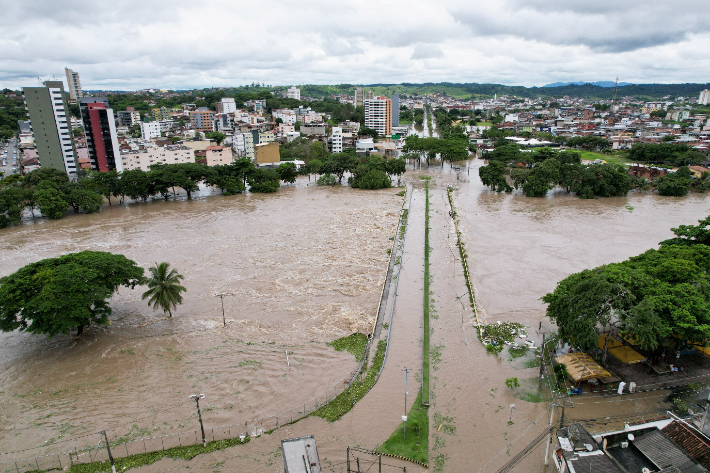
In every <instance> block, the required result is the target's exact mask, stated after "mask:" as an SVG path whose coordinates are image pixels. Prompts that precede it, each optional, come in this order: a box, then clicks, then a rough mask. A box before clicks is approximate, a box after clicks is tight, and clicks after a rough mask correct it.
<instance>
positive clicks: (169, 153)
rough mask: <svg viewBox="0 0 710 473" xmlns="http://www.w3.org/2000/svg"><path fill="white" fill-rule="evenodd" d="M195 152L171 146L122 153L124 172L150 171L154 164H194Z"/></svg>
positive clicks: (178, 146) (186, 148) (183, 147)
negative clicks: (134, 170) (135, 170)
mask: <svg viewBox="0 0 710 473" xmlns="http://www.w3.org/2000/svg"><path fill="white" fill-rule="evenodd" d="M194 162H195V150H193V149H192V148H188V147H187V146H180V145H170V146H165V147H157V146H155V147H146V148H143V149H140V150H138V151H132V152H127V153H125V152H124V153H121V164H122V166H123V170H124V171H130V170H133V169H141V170H143V171H149V170H150V169H149V168H150V166H152V165H154V164H177V163H194Z"/></svg>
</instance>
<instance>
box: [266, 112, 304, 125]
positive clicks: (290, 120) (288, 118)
mask: <svg viewBox="0 0 710 473" xmlns="http://www.w3.org/2000/svg"><path fill="white" fill-rule="evenodd" d="M271 116H272V117H273V119H274V120H276V119H277V118H280V119H281V121H282V122H283V123H286V124H287V125H293V124H294V123H296V122H297V121H298V116H297V115H296V112H294V111H293V110H289V109H287V108H285V109H279V110H273V111H272V112H271Z"/></svg>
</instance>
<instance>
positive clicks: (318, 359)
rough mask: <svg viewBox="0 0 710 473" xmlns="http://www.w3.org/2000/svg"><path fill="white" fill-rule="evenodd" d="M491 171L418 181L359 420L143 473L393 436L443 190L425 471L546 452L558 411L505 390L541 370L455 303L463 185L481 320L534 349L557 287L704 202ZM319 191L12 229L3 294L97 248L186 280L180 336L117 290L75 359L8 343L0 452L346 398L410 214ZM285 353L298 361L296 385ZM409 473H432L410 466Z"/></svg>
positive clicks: (603, 413) (609, 403)
mask: <svg viewBox="0 0 710 473" xmlns="http://www.w3.org/2000/svg"><path fill="white" fill-rule="evenodd" d="M482 164H483V162H482V161H480V160H472V161H470V162H469V163H468V164H467V167H470V169H467V167H464V168H463V171H462V172H461V174H460V175H459V178H458V179H457V176H456V174H455V173H454V172H452V170H451V169H450V167H449V166H448V165H446V166H444V167H440V166H437V165H432V166H431V167H430V168H428V169H427V167H426V165H424V166H423V169H416V170H414V169H412V168H411V166H410V167H409V168H408V172H407V175H406V180H407V181H408V182H409V183H411V184H412V185H413V195H412V207H411V209H410V215H409V219H410V223H411V225H410V227H409V229H408V232H416V235H414V234H409V233H408V236H407V240H406V244H405V255H404V257H403V261H405V263H404V266H403V270H402V274H401V280H402V284H401V285H400V286H399V291H398V294H399V296H400V299H399V300H398V302H397V304H398V305H397V307H398V309H397V311H395V318H394V320H393V330H392V334H393V335H392V337H393V339H392V342H391V347H390V348H391V353H390V358H388V364H387V365H386V366H385V371H384V372H383V375H382V378H381V379H380V381H379V382H378V384H377V385H376V386H375V388H374V389H373V391H372V392H371V393H370V394H368V395H367V396H366V397H365V399H363V400H362V401H361V402H360V403H358V404H357V405H356V406H355V409H354V410H353V411H352V412H351V413H349V414H347V415H345V416H344V417H343V418H342V419H341V420H340V421H338V422H336V423H333V424H328V423H326V422H325V421H323V420H322V419H320V418H313V417H311V418H308V419H306V420H303V421H301V422H298V423H296V424H293V425H290V426H288V427H286V428H284V429H280V430H277V431H275V432H274V433H273V434H272V435H269V436H264V437H261V438H259V439H255V440H253V441H252V442H251V443H249V444H248V445H246V446H243V447H237V448H234V449H228V450H225V451H220V452H214V453H212V454H209V455H204V456H200V457H197V458H195V459H194V460H192V461H191V462H181V461H173V460H163V461H161V462H158V463H156V464H154V465H152V466H150V467H145V468H143V469H142V470H143V471H146V472H158V471H167V470H170V471H172V472H174V471H177V470H188V469H189V470H190V471H195V470H198V471H211V472H212V471H246V469H247V468H248V469H249V470H250V471H264V472H267V471H277V470H278V469H279V465H280V462H281V459H280V457H279V456H278V449H279V446H280V443H279V440H280V439H282V438H288V437H294V436H299V435H308V434H315V435H316V437H317V441H318V446H319V450H320V451H321V459H322V460H323V459H324V458H327V461H326V463H327V464H329V465H333V466H332V467H330V468H329V471H330V470H332V471H343V467H342V466H335V464H337V463H339V462H341V461H344V458H345V448H346V447H347V445H348V444H357V445H361V446H363V447H365V448H375V447H376V446H377V445H378V444H380V443H382V442H383V441H384V440H385V439H386V438H387V437H388V436H389V434H390V433H391V432H392V430H394V428H395V427H396V426H397V424H398V422H399V420H398V419H399V416H400V412H399V411H400V409H401V405H400V404H401V402H402V401H401V399H400V398H401V394H402V392H403V389H404V379H403V378H402V374H401V372H400V370H401V368H402V367H403V366H405V365H406V366H417V364H418V363H420V362H421V360H419V361H417V359H416V357H418V356H419V354H418V353H419V352H418V350H419V349H420V348H419V345H418V344H419V343H421V342H420V330H421V326H420V325H419V323H420V322H419V320H420V318H421V312H420V311H421V280H422V279H421V278H422V263H421V261H422V255H423V249H422V248H421V246H422V237H423V218H424V216H423V209H424V203H423V201H424V188H423V181H422V180H421V179H420V178H419V176H421V175H428V176H430V177H432V181H431V190H430V201H431V203H430V205H431V210H430V212H431V245H432V255H431V265H432V266H431V275H432V287H431V290H432V291H433V294H432V303H433V309H434V312H433V314H434V317H435V318H434V320H433V321H432V327H433V334H432V338H431V344H432V347H433V348H434V349H435V350H436V351H437V353H438V354H437V355H436V357H435V358H436V359H435V360H433V361H432V366H433V371H432V386H433V387H432V389H433V394H432V406H431V408H430V411H429V412H430V419H431V425H430V437H431V438H430V464H432V465H433V464H434V462H435V459H437V458H438V460H440V461H442V462H443V465H444V467H443V471H452V472H458V471H479V470H481V469H483V470H482V471H496V469H497V468H499V467H500V466H502V464H504V463H505V462H506V461H507V460H509V459H510V458H511V456H513V455H515V454H516V453H517V452H518V451H520V450H521V449H522V448H523V446H524V445H527V444H528V443H529V442H530V441H531V440H532V439H534V438H535V437H536V436H537V435H538V434H539V432H540V431H541V430H542V429H543V425H544V424H546V423H547V422H548V419H549V411H547V405H546V403H544V402H531V401H534V400H536V399H533V398H534V396H532V397H527V398H525V399H523V398H521V394H520V393H517V394H516V395H513V393H512V392H510V390H508V389H507V388H506V387H505V379H506V378H508V377H512V376H515V377H518V378H519V379H520V380H521V383H523V385H524V387H529V388H531V389H529V393H531V394H534V391H535V389H533V388H534V387H536V386H533V385H536V382H535V379H536V376H537V370H536V368H526V367H525V364H524V363H522V361H520V360H511V359H509V357H508V356H507V354H506V353H503V355H502V356H501V357H500V358H495V357H492V356H490V355H487V354H486V351H485V349H484V348H483V346H482V345H481V344H480V342H478V340H477V339H476V337H475V330H474V329H473V328H472V327H471V325H470V322H471V320H472V312H471V311H470V310H468V309H465V307H464V306H462V304H461V302H460V300H463V301H465V300H466V299H465V297H464V295H465V292H466V289H465V284H464V279H463V275H462V272H461V262H460V260H459V255H458V250H457V248H456V246H455V237H456V235H455V233H454V230H453V227H452V220H451V218H450V217H449V213H448V212H449V204H448V199H447V197H446V186H447V185H448V184H453V185H457V186H458V190H457V191H455V193H454V201H455V205H456V206H457V211H458V213H459V215H460V230H461V231H462V233H463V239H464V241H465V243H466V247H467V250H468V253H469V264H470V267H471V271H472V273H473V274H472V275H473V279H474V285H475V292H476V297H477V300H478V303H479V305H480V307H481V309H482V316H483V317H484V319H485V320H484V321H486V322H488V323H491V322H496V321H498V320H500V321H511V322H521V323H523V324H524V325H526V326H528V327H529V328H530V332H529V339H531V340H533V341H535V342H536V344H539V342H540V336H539V335H538V334H536V333H535V331H536V329H537V328H538V326H539V324H540V322H541V321H542V322H543V323H542V327H543V330H545V329H547V330H548V331H549V329H550V328H551V327H550V326H549V323H546V322H545V321H544V319H543V316H544V311H545V307H544V305H543V304H542V302H541V301H540V300H539V299H540V297H541V296H543V295H544V294H545V293H547V292H550V291H552V290H554V288H555V285H556V284H557V282H558V281H559V280H561V279H563V278H565V277H566V276H568V275H569V274H571V273H574V272H577V271H580V270H582V269H585V268H593V267H595V266H598V265H601V264H605V263H611V262H616V261H623V260H625V259H626V258H628V257H630V256H633V255H636V254H639V253H641V252H643V251H645V250H647V249H649V248H656V247H657V245H658V242H659V241H661V240H664V239H666V238H669V237H671V236H672V233H671V231H670V228H671V227H676V226H678V225H681V224H694V223H695V222H696V221H697V220H699V219H701V218H704V217H706V216H707V215H708V214H710V201H709V200H708V198H707V197H706V196H705V195H702V194H700V195H698V194H691V195H689V196H687V197H684V198H667V197H660V196H658V195H655V194H646V193H636V192H632V193H629V195H628V196H627V197H623V198H611V199H597V200H581V199H578V198H576V197H574V196H569V195H566V194H564V193H551V194H550V195H548V196H547V197H546V198H541V199H532V198H526V197H524V196H522V195H520V194H519V193H517V192H516V193H512V194H497V193H495V192H491V191H489V190H488V189H486V188H484V187H483V186H482V185H481V183H480V180H479V179H478V167H479V166H480V165H482ZM306 183H307V181H304V180H302V179H301V180H299V182H298V185H297V186H293V187H285V188H282V189H281V190H280V191H279V192H278V194H276V195H267V196H258V195H242V196H235V197H214V198H204V199H196V200H194V201H192V202H154V203H150V204H140V205H131V206H129V207H128V208H123V207H121V208H111V209H106V210H105V211H104V212H102V213H101V214H98V215H92V216H77V217H68V218H66V219H64V220H60V221H56V222H41V223H37V224H35V225H25V226H21V227H16V228H12V229H6V230H3V233H2V234H1V235H0V236H1V237H2V240H1V243H0V248H2V252H1V253H0V261H1V263H2V267H1V269H0V275H4V274H8V273H10V272H12V271H14V270H15V269H17V268H19V267H21V266H23V265H24V264H27V263H29V262H31V261H36V260H39V259H41V258H45V257H50V256H56V255H59V254H63V253H66V252H70V251H77V250H83V249H102V250H106V251H112V252H116V253H123V254H125V255H126V256H127V257H129V258H131V259H134V260H136V261H137V262H138V263H139V264H141V266H143V267H147V266H148V265H149V264H150V263H152V262H154V261H163V260H165V261H170V262H171V263H173V264H174V265H175V266H176V267H177V268H178V269H179V270H180V271H181V272H182V273H183V274H185V276H186V280H185V285H186V286H187V287H188V290H189V292H188V293H187V297H186V302H185V304H184V305H183V306H181V307H180V308H179V309H178V312H177V315H176V317H175V319H174V320H170V321H166V320H162V314H160V313H157V312H153V311H152V310H150V309H148V308H146V307H145V305H144V302H142V301H140V290H136V291H128V290H124V289H122V290H121V292H120V293H119V294H118V295H117V296H116V297H115V298H114V300H113V307H114V315H113V318H112V324H111V326H110V327H105V328H96V327H95V328H93V329H91V331H89V332H88V333H87V334H86V335H85V336H83V337H82V338H81V339H80V340H78V341H76V342H74V341H72V339H71V337H55V338H53V339H47V338H46V337H42V336H31V335H25V334H19V333H12V334H5V335H2V336H0V337H1V338H0V341H1V343H2V345H1V346H0V382H1V383H2V388H0V391H2V392H0V406H2V408H1V410H0V426H2V431H0V443H1V444H2V447H3V448H2V450H6V449H9V448H20V447H21V446H34V445H38V444H41V443H42V442H44V441H47V440H50V439H52V438H55V439H58V438H59V437H60V436H63V438H72V436H74V437H76V436H79V435H81V434H82V433H84V432H94V431H96V430H98V429H100V428H104V427H106V428H108V429H109V430H110V431H111V432H116V435H127V434H128V435H137V436H138V435H143V433H144V432H146V431H151V432H156V433H163V432H165V433H170V432H171V431H173V432H174V431H176V429H190V430H191V429H194V428H195V416H194V414H192V412H191V409H192V408H193V406H191V405H187V404H183V405H180V406H176V407H173V408H170V409H166V410H162V411H161V409H162V408H163V407H164V406H166V405H170V404H171V403H182V402H184V401H185V398H186V396H187V395H188V394H192V393H193V392H205V393H206V394H207V396H208V398H207V399H206V400H205V403H206V405H207V409H208V410H207V412H206V414H205V415H206V416H207V418H208V419H207V420H206V421H207V422H210V423H211V424H212V425H225V424H228V423H230V422H233V421H237V422H238V421H241V420H243V419H244V418H251V417H253V416H255V415H258V414H260V413H263V414H273V413H277V412H279V411H280V410H285V409H289V408H292V407H294V406H296V405H298V404H299V403H301V402H304V401H305V400H308V399H310V398H312V397H313V396H315V395H317V394H319V393H322V392H323V390H324V389H325V388H327V387H329V386H331V385H333V383H337V382H338V381H339V380H341V379H342V377H343V376H344V375H346V374H347V373H348V372H349V371H350V370H351V369H352V368H353V367H354V365H355V362H354V359H353V357H352V355H349V354H347V353H338V352H335V351H334V350H332V349H331V348H330V347H328V346H326V345H325V343H324V342H327V341H330V340H332V339H334V338H337V337H339V336H343V335H345V334H347V333H350V332H351V331H354V330H363V331H364V330H366V329H367V328H369V327H370V326H371V324H372V321H373V317H374V314H375V310H376V307H377V303H378V297H379V294H380V288H381V284H382V281H383V280H384V277H385V271H386V265H387V252H386V250H387V248H389V246H390V244H391V242H390V241H389V238H390V237H391V236H393V234H394V231H395V226H396V220H397V215H398V211H399V207H400V205H401V202H402V200H401V198H400V197H396V196H395V195H394V194H395V192H396V190H394V189H391V190H383V191H376V192H362V191H356V190H352V189H348V188H344V187H343V188H332V189H330V188H329V189H320V188H314V187H307V186H305V184H306ZM219 292H224V293H229V294H231V295H230V296H228V297H225V299H224V301H225V310H226V317H227V321H228V327H227V328H226V329H223V328H221V324H222V320H221V309H220V305H219V299H218V298H215V297H214V294H215V293H219ZM462 321H463V327H462ZM398 324H399V325H398ZM284 350H288V351H291V352H293V353H294V354H293V355H291V356H292V357H293V358H292V360H293V361H292V365H291V367H290V369H289V367H287V366H286V360H285V356H284ZM413 357H414V358H413ZM411 383H414V387H413V385H412V384H411ZM418 384H419V381H418V379H417V378H416V375H415V376H414V378H411V377H410V387H409V391H410V394H411V393H412V392H414V390H415V388H416V386H417V385H418ZM523 394H525V393H523ZM413 397H415V396H410V402H411V398H413ZM522 397H525V396H522ZM627 399H628V398H625V400H627ZM510 404H515V405H516V407H515V409H514V410H511V408H510ZM576 404H577V406H576V407H575V408H572V409H570V410H569V411H568V412H567V416H568V418H570V419H579V420H586V421H587V424H585V425H588V426H589V425H591V424H595V425H596V427H595V428H593V429H592V430H594V431H595V432H597V431H599V430H600V429H601V430H603V429H605V428H606V427H609V428H611V427H616V426H618V425H623V422H624V421H626V420H629V419H637V418H639V417H640V416H648V415H650V414H653V413H655V412H658V413H660V412H663V410H664V405H663V394H662V393H661V394H654V395H647V396H639V398H638V399H636V400H634V401H632V402H617V401H616V400H614V399H613V398H612V399H607V398H594V397H590V396H586V395H585V396H582V397H580V398H578V400H577V403H576ZM629 406H632V407H629ZM212 407H213V408H212ZM607 418H608V419H607ZM435 419H436V420H435ZM555 421H556V422H557V420H555ZM533 422H536V423H535V424H533ZM614 422H616V424H614ZM134 424H135V427H133V425H134ZM612 424H614V425H612ZM617 424H618V425H617ZM111 429H113V430H111ZM511 443H512V445H511ZM543 453H544V444H543V445H541V446H539V447H537V448H536V449H535V450H533V451H532V453H531V454H530V455H529V456H528V457H527V458H526V459H525V460H524V462H523V463H521V464H520V465H519V466H518V467H517V468H516V469H514V470H512V471H526V472H543V471H545V470H544V469H543V466H542V456H543ZM392 461H394V460H392ZM225 462H226V463H225ZM223 468H226V469H223ZM407 471H419V468H418V467H416V466H414V465H411V464H410V465H409V466H408V467H407ZM547 471H550V470H547Z"/></svg>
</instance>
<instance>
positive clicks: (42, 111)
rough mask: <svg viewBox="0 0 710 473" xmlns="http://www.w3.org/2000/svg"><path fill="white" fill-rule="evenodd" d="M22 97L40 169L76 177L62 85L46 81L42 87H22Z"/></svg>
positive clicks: (75, 165)
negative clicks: (57, 171) (44, 168)
mask: <svg viewBox="0 0 710 473" xmlns="http://www.w3.org/2000/svg"><path fill="white" fill-rule="evenodd" d="M23 96H24V100H25V107H26V108H27V113H28V114H29V117H30V123H31V125H32V133H33V134H34V141H35V146H36V148H37V156H38V158H39V162H40V166H41V167H50V168H54V169H59V170H61V171H64V172H66V173H67V174H69V175H70V176H74V175H76V170H77V164H76V150H75V148H74V141H73V140H72V136H71V129H70V128H69V123H68V119H67V114H68V113H67V112H68V109H69V103H68V102H67V98H66V95H65V94H64V84H62V82H61V81H47V82H45V83H44V86H43V87H25V88H23Z"/></svg>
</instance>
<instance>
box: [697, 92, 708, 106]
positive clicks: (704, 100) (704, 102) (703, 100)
mask: <svg viewBox="0 0 710 473" xmlns="http://www.w3.org/2000/svg"><path fill="white" fill-rule="evenodd" d="M698 103H699V104H700V105H707V104H709V103H710V89H705V90H703V91H701V92H700V97H699V98H698Z"/></svg>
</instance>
